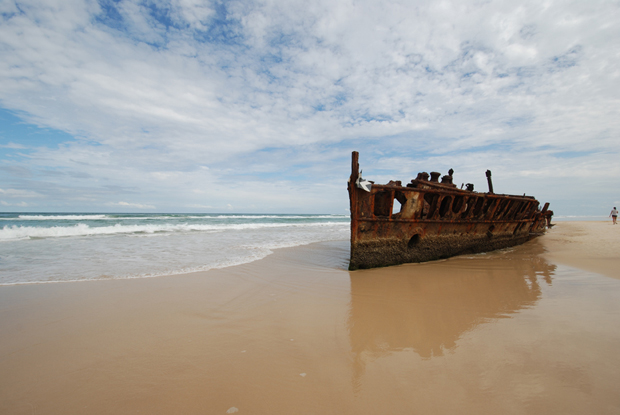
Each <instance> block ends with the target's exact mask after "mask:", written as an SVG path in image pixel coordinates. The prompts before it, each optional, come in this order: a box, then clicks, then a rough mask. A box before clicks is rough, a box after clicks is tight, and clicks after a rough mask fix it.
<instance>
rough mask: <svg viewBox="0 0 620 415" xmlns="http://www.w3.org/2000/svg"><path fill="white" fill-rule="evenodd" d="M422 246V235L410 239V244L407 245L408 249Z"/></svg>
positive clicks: (417, 234)
mask: <svg viewBox="0 0 620 415" xmlns="http://www.w3.org/2000/svg"><path fill="white" fill-rule="evenodd" d="M419 244H420V234H419V233H416V234H415V235H413V236H412V237H411V239H409V243H408V244H407V248H409V249H413V248H415V247H416V246H418V245H419Z"/></svg>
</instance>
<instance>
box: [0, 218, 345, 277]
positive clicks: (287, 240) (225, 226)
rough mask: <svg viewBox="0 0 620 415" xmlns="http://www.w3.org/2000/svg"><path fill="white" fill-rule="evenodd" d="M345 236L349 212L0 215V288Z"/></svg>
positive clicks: (216, 263)
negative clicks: (317, 213) (347, 213)
mask: <svg viewBox="0 0 620 415" xmlns="http://www.w3.org/2000/svg"><path fill="white" fill-rule="evenodd" d="M348 238H349V217H348V216H347V215H275V214H274V215H262V214H256V215H252V214H103V213H99V214H93V213H66V214H63V213H27V214H26V213H0V285H6V284H24V283H41V282H67V281H82V280H93V279H106V278H145V277H154V276H160V275H171V274H180V273H186V272H193V271H203V270H208V269H212V268H222V267H226V266H232V265H237V264H242V263H246V262H251V261H254V260H257V259H260V258H264V257H265V256H267V255H269V254H270V253H271V252H272V250H273V249H277V248H284V247H292V246H298V245H305V244H309V243H313V242H321V241H332V240H345V239H348Z"/></svg>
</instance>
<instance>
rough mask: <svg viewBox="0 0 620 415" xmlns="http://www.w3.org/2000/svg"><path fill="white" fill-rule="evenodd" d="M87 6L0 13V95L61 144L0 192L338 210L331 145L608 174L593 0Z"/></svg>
mask: <svg viewBox="0 0 620 415" xmlns="http://www.w3.org/2000/svg"><path fill="white" fill-rule="evenodd" d="M101 4H104V3H92V2H87V1H80V0H69V1H52V2H45V4H41V3H40V2H37V1H35V0H26V1H20V2H19V7H17V6H16V5H15V3H14V2H12V1H9V2H4V3H2V6H0V7H2V9H1V10H2V12H3V13H4V14H3V16H6V17H3V20H2V24H0V39H1V40H0V53H1V54H2V56H3V59H2V60H0V105H1V106H2V107H3V108H6V109H10V110H15V111H19V112H20V114H25V115H24V118H25V119H26V121H28V122H32V123H34V124H36V125H39V126H43V127H48V128H54V129H58V130H62V131H65V132H67V133H69V134H72V135H73V136H75V137H76V138H77V141H76V142H71V143H66V144H64V145H61V146H59V147H58V148H38V149H34V150H33V149H31V148H30V147H29V148H28V150H29V152H28V154H27V156H24V157H22V158H13V159H12V160H11V162H10V166H11V167H12V168H13V170H12V171H17V170H16V169H17V168H21V169H27V170H28V171H30V172H31V175H32V176H31V177H30V178H29V179H28V180H26V179H23V178H22V179H19V180H18V179H12V180H14V181H13V182H11V184H10V186H11V187H14V188H18V187H19V186H23V187H19V188H23V189H24V191H35V190H31V189H37V190H36V192H39V193H40V192H41V190H38V189H39V188H43V189H46V190H45V197H46V198H47V199H46V200H64V201H66V202H67V203H73V202H72V201H74V202H75V203H78V202H77V199H78V197H79V198H80V200H90V201H91V202H89V203H92V205H87V206H92V208H95V207H96V206H98V205H100V204H101V203H105V202H106V201H109V200H118V197H119V195H118V192H121V193H126V194H128V195H130V196H128V197H132V199H133V200H142V199H143V200H142V201H141V202H140V203H138V205H142V204H143V206H151V205H150V203H155V202H156V205H157V206H159V207H160V208H161V207H162V206H166V207H167V208H170V209H171V208H173V207H172V206H174V203H177V205H176V206H177V207H178V206H222V207H224V206H225V204H226V203H227V202H225V201H229V200H230V201H231V204H234V206H235V207H236V209H239V208H240V206H249V203H248V202H247V201H244V200H243V199H244V198H243V197H242V196H241V195H243V194H247V193H248V191H249V192H250V193H252V195H253V197H254V198H255V199H254V200H252V202H251V203H253V204H254V203H255V204H256V206H260V208H261V209H276V210H277V209H279V208H282V207H283V204H284V205H285V206H287V207H288V208H291V209H297V207H296V206H298V205H299V206H306V207H307V209H320V210H323V209H328V210H332V211H340V209H341V205H345V206H346V203H347V202H346V194H345V193H346V192H342V186H340V184H341V181H343V180H345V179H346V176H347V175H348V163H347V161H346V159H347V158H348V153H349V151H350V150H351V149H358V150H360V151H361V152H362V155H363V156H364V155H366V154H367V155H368V157H369V161H370V163H371V164H370V165H369V166H368V167H370V166H372V165H373V164H374V165H377V166H379V165H382V166H386V167H385V169H386V170H390V169H391V171H392V174H393V173H396V172H399V171H402V170H403V167H400V165H397V164H393V163H392V164H390V163H387V161H388V160H389V159H391V158H392V157H393V155H394V154H399V155H402V156H403V157H404V158H405V159H408V160H410V161H411V163H415V164H418V163H420V162H428V163H437V164H439V165H442V166H443V165H447V164H450V165H451V167H459V168H458V169H457V171H459V170H461V171H468V169H471V171H472V172H473V171H474V169H477V168H481V167H483V166H481V165H482V164H484V163H486V164H493V163H497V164H498V165H499V166H500V169H501V167H502V166H503V167H506V168H505V169H504V170H505V171H503V172H502V173H503V174H505V175H508V174H510V175H512V176H511V177H520V178H521V179H523V178H524V177H536V176H537V175H538V176H541V175H544V176H545V177H547V178H548V177H557V178H560V177H562V178H565V179H567V180H568V179H570V185H569V184H564V185H561V184H560V187H561V188H562V189H563V192H564V193H566V194H568V193H570V192H571V191H572V189H571V187H574V186H587V185H588V184H589V181H587V180H586V177H588V176H592V175H593V174H594V173H596V174H598V175H602V176H603V177H600V176H599V178H600V180H601V181H602V182H604V183H605V186H607V185H609V184H610V183H611V181H610V180H609V179H608V178H607V176H606V175H605V173H604V172H608V175H609V172H615V171H616V170H614V169H615V167H614V166H615V165H616V164H617V163H615V162H614V161H613V160H616V159H617V156H618V155H619V153H620V145H619V144H618V140H617V137H618V135H619V133H620V120H618V117H617V109H618V98H617V96H618V91H620V70H619V69H618V68H619V67H620V56H619V55H618V54H617V50H618V48H619V47H620V33H619V32H620V24H619V23H620V11H619V8H618V6H617V5H616V4H614V3H611V2H600V3H586V2H560V3H559V2H555V3H544V4H541V3H540V2H535V1H526V2H518V3H515V2H509V1H497V2H475V1H472V2H456V1H452V2H450V1H445V2H405V1H403V2H399V1H394V2H387V3H386V2H378V1H357V2H350V1H342V2H332V1H327V0H320V1H315V2H310V3H308V2H301V1H287V2H284V1H254V2H245V1H244V2H237V1H230V2H225V3H223V4H222V5H221V7H224V6H225V9H226V10H225V14H222V13H224V12H223V11H222V10H221V9H220V10H219V11H218V10H216V9H215V8H214V7H212V6H211V5H207V4H205V3H203V2H198V1H195V0H171V1H169V2H166V1H163V0H158V1H153V2H138V1H133V0H122V1H120V2H114V3H109V4H107V3H105V4H106V5H105V6H102V5H101ZM106 7H107V8H110V7H114V8H115V11H114V13H107V12H108V11H109V10H108V9H106ZM20 10H21V11H20ZM106 13H107V14H106ZM158 13H159V14H158ZM218 13H219V14H218ZM114 16H121V17H122V20H118V19H115V18H114ZM158 16H159V17H158ZM9 140H10V141H11V143H9V144H5V145H2V146H3V147H4V148H14V149H15V148H21V147H16V146H23V144H22V143H19V137H9ZM9 146H13V147H9ZM287 149H288V150H287ZM313 152H314V153H313ZM559 153H562V154H561V155H558V154H559ZM567 153H571V155H570V157H566V154H567ZM601 153H605V154H607V156H606V157H602V156H600V154H601ZM382 154H383V155H382ZM277 156H280V157H277ZM337 163H343V165H342V166H341V165H339V164H337ZM375 163H376V164H375ZM310 164H311V166H310V167H309V165H310ZM489 167H491V166H489ZM433 168H434V167H432V166H430V167H421V168H420V169H421V170H424V169H427V170H428V169H433ZM5 171H7V172H8V170H5ZM42 171H53V172H55V174H56V175H55V176H53V177H52V176H50V175H49V174H48V175H47V176H45V177H41V174H42V173H40V172H42ZM403 173H404V172H403ZM7 174H9V173H7ZM613 174H616V173H613ZM22 176H23V175H22ZM11 177H14V176H11ZM69 177H71V180H69V179H68V178H69ZM403 179H404V178H403ZM242 183H245V185H242ZM248 183H251V184H252V185H253V186H255V189H260V190H261V191H260V192H258V191H257V192H254V191H253V190H248V189H247V187H248V185H247V184H248ZM310 183H329V184H330V185H332V186H333V190H331V191H332V192H333V193H330V195H329V197H327V195H325V194H324V190H321V191H319V190H318V188H317V187H312V186H316V185H312V184H310ZM37 186H38V187H37ZM301 188H303V191H302V190H301ZM52 189H53V191H52ZM196 189H199V190H200V189H204V192H205V193H203V194H200V193H197V192H196ZM285 189H287V190H285ZM541 190H542V191H544V190H545V189H544V188H543V187H541ZM281 191H287V192H288V195H287V197H286V198H281V195H280V194H279V193H276V192H281ZM602 191H603V190H601V192H602ZM238 192H240V194H239V193H238ZM322 192H323V193H322ZM170 195H174V197H172V198H171V197H170ZM316 196H318V197H316ZM321 196H322V197H321ZM122 197H125V196H122ZM598 197H601V198H602V197H603V194H602V193H600V194H599V196H598ZM110 198H112V199H110ZM293 198H299V199H296V200H293ZM151 200H152V201H153V202H150V201H151ZM80 203H83V202H80ZM145 208H146V207H145ZM197 208H198V207H197ZM567 208H570V207H569V206H568V205H567Z"/></svg>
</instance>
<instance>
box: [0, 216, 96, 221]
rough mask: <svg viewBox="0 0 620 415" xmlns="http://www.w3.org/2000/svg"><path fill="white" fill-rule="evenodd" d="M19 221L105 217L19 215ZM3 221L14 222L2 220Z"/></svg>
mask: <svg viewBox="0 0 620 415" xmlns="http://www.w3.org/2000/svg"><path fill="white" fill-rule="evenodd" d="M18 218H19V219H20V220H97V219H106V215H19V216H18ZM2 219H3V220H15V219H11V218H2Z"/></svg>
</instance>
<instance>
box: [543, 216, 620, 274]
mask: <svg viewBox="0 0 620 415" xmlns="http://www.w3.org/2000/svg"><path fill="white" fill-rule="evenodd" d="M619 235H620V225H616V226H614V225H613V224H612V221H611V219H609V220H608V221H600V222H559V223H558V226H554V227H553V228H551V230H550V231H549V232H548V234H547V235H545V237H544V238H543V239H542V243H543V245H544V246H545V247H547V251H548V252H547V253H546V254H545V256H546V258H549V259H550V260H552V261H556V262H559V263H562V264H566V265H570V266H572V267H576V268H580V269H585V270H589V271H592V272H597V273H599V274H603V275H606V276H608V277H612V278H620V247H619V246H618V236H619Z"/></svg>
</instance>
